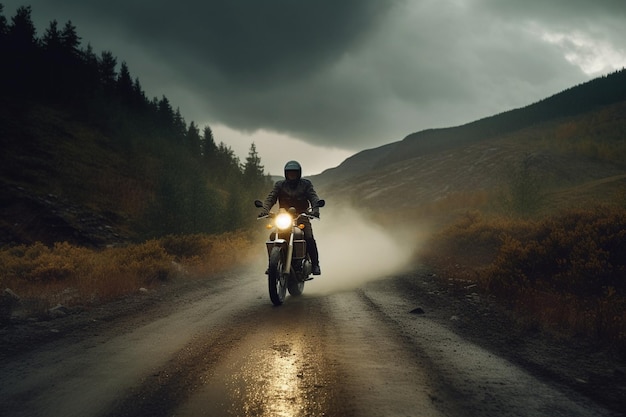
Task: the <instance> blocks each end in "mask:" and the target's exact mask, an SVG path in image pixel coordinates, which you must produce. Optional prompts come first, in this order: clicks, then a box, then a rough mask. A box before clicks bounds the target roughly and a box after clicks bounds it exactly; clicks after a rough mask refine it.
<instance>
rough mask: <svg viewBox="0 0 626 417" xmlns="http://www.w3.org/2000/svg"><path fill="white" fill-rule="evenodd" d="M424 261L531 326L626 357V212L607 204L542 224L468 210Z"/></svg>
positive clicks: (437, 238) (434, 242)
mask: <svg viewBox="0 0 626 417" xmlns="http://www.w3.org/2000/svg"><path fill="white" fill-rule="evenodd" d="M427 247H428V248H429V249H428V251H427V252H425V253H423V254H422V260H423V261H424V262H425V263H426V264H427V265H429V266H431V267H433V268H435V269H436V270H437V271H440V275H441V277H442V278H443V279H447V280H450V281H452V282H456V283H457V284H460V285H463V286H470V285H476V286H477V287H474V288H478V290H479V291H481V292H483V293H484V294H486V295H489V296H491V297H493V299H494V300H496V301H497V302H498V303H500V304H501V305H504V306H505V307H507V308H508V309H510V311H512V312H514V313H515V316H516V317H517V319H518V320H519V323H520V324H521V325H523V326H526V327H527V328H533V329H537V330H545V331H549V332H551V333H553V334H555V335H557V336H563V337H572V336H584V337H588V338H590V339H594V340H598V341H600V342H603V343H607V344H609V345H613V346H615V347H617V348H618V349H619V350H620V351H621V352H623V353H626V209H625V208H623V207H619V206H609V205H602V206H597V207H594V208H590V209H570V210H565V211H560V212H559V213H557V214H553V215H550V216H546V217H543V218H541V219H533V220H528V219H526V220H525V219H519V218H518V219H514V218H511V217H504V216H489V215H484V214H481V213H479V212H477V211H470V212H467V213H466V215H465V216H463V217H462V218H461V219H459V220H458V221H457V222H456V223H454V224H452V225H450V226H449V227H447V228H445V229H444V230H442V231H441V232H440V233H438V234H437V235H436V236H434V237H433V239H432V241H431V242H430V245H427Z"/></svg>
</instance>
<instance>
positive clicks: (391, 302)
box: [0, 277, 612, 417]
mask: <svg viewBox="0 0 626 417" xmlns="http://www.w3.org/2000/svg"><path fill="white" fill-rule="evenodd" d="M220 285H221V286H222V287H221V288H210V289H207V290H202V291H198V292H197V293H195V294H182V295H180V298H177V301H176V302H177V303H178V304H177V306H176V308H175V309H173V311H174V312H173V313H172V312H171V311H169V310H168V311H169V312H168V313H167V314H165V313H164V314H163V315H161V316H159V317H147V316H146V315H145V314H144V315H142V317H140V320H136V321H135V320H129V321H128V322H126V323H115V325H113V326H110V327H109V328H108V330H107V329H106V328H102V334H96V335H93V334H91V333H88V334H86V336H85V337H84V338H83V339H80V340H75V339H74V340H65V341H64V340H63V339H59V340H58V342H57V343H53V344H50V345H48V346H45V347H44V348H42V349H41V350H39V351H38V350H34V351H33V352H30V353H28V354H26V355H24V356H20V357H17V358H15V359H14V360H12V361H10V362H7V363H1V364H0V375H1V376H2V378H1V379H0V382H2V383H1V384H0V407H1V408H0V413H1V414H2V415H3V417H4V416H6V417H16V416H28V417H36V416H56V415H59V416H60V415H62V416H64V417H69V416H77V417H78V416H80V417H86V416H99V417H101V416H115V417H123V416H129V417H131V416H137V417H138V416H147V415H150V416H154V417H158V416H164V417H165V416H194V417H199V416H211V417H226V416H237V417H275V416H288V417H304V416H307V417H321V416H324V417H333V416H342V417H346V416H366V417H377V416H380V417H388V416H424V417H438V416H441V415H446V416H467V415H480V416H485V417H496V416H497V417H503V416H529V417H530V416H532V417H534V416H538V415H549V416H567V417H575V416H585V417H590V416H601V417H604V416H611V415H612V414H610V413H608V412H606V410H603V409H601V408H598V407H596V406H594V405H593V404H591V403H589V402H586V401H585V400H584V399H582V398H579V397H577V396H573V395H571V393H567V392H564V391H562V388H561V387H557V386H552V385H550V384H549V383H546V382H545V381H539V380H538V379H536V378H534V377H533V376H532V375H530V374H528V373H527V372H525V371H524V370H523V369H520V368H518V367H516V366H515V365H513V364H511V363H509V362H507V361H506V360H503V359H501V358H498V357H497V356H496V355H493V354H491V353H490V352H487V351H485V350H483V349H481V348H479V347H477V346H475V345H473V344H471V343H469V342H467V341H465V340H463V339H462V338H461V337H459V336H457V335H455V334H454V333H453V332H451V331H450V330H448V329H446V328H445V326H441V325H439V324H438V323H436V322H435V321H433V320H430V319H429V318H428V317H420V318H417V317H415V316H411V315H409V314H407V312H408V311H409V310H410V309H411V308H412V306H411V305H408V304H406V300H405V299H404V298H403V297H402V294H399V293H397V292H393V291H391V290H390V289H389V288H387V287H386V286H385V285H379V286H378V287H377V288H375V286H372V288H368V289H367V290H352V291H345V292H342V293H333V294H325V295H320V294H316V293H315V291H308V292H306V291H305V294H304V295H303V296H302V297H298V298H291V297H289V298H288V299H287V302H286V303H285V305H283V306H281V307H278V308H275V307H273V306H271V304H270V303H269V301H268V300H267V295H266V288H265V283H263V282H259V281H258V278H257V277H250V278H245V277H244V278H242V277H234V278H233V279H232V280H230V281H229V280H225V281H222V282H220ZM311 287H313V286H311ZM311 289H314V288H311ZM115 364H120V365H118V366H117V367H116V365H115ZM44 371H45V372H44ZM9 381H12V383H8V382H9Z"/></svg>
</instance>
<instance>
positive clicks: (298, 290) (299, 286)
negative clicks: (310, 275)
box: [287, 279, 304, 296]
mask: <svg viewBox="0 0 626 417" xmlns="http://www.w3.org/2000/svg"><path fill="white" fill-rule="evenodd" d="M287 289H288V290H289V294H291V295H294V296H297V295H302V291H304V281H299V280H297V279H293V280H291V279H290V280H289V282H288V283H287Z"/></svg>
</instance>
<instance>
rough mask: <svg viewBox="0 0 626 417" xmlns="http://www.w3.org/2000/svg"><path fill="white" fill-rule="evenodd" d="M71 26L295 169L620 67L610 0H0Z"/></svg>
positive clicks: (266, 156) (278, 166)
mask: <svg viewBox="0 0 626 417" xmlns="http://www.w3.org/2000/svg"><path fill="white" fill-rule="evenodd" d="M0 3H2V4H4V5H5V10H4V15H5V16H6V17H7V18H8V19H9V20H10V18H11V17H12V16H13V15H14V13H15V9H16V8H17V7H18V6H22V5H31V6H32V17H33V21H34V22H35V24H36V26H37V30H38V32H37V35H38V36H41V35H42V34H43V32H44V31H45V29H46V28H47V27H48V25H49V23H50V21H52V20H53V19H56V20H57V21H58V22H59V24H60V25H62V24H65V22H67V21H68V20H71V21H72V23H73V24H74V25H75V26H76V28H77V32H78V34H79V36H81V38H82V45H83V46H86V45H87V43H90V44H91V45H92V47H93V48H94V51H95V52H96V53H98V54H99V53H100V52H102V51H103V50H108V51H111V52H112V53H113V55H114V56H116V57H117V59H118V62H119V63H121V62H122V61H125V62H126V63H127V64H128V66H129V69H130V72H131V75H132V76H133V77H138V78H139V80H140V82H141V84H142V86H143V89H144V91H145V92H146V94H147V96H148V97H155V96H156V97H159V98H160V97H161V96H162V95H165V96H166V97H167V98H168V99H169V100H170V102H171V103H172V105H173V107H174V108H176V107H178V108H180V111H181V114H182V115H183V117H185V120H186V121H187V123H189V122H191V121H194V122H195V123H196V124H198V125H199V126H200V127H203V126H205V125H209V126H210V127H211V128H212V129H213V132H214V136H215V139H216V141H217V142H224V143H225V144H227V145H228V146H230V147H231V148H232V149H233V150H234V151H235V153H236V154H237V155H238V156H239V157H240V158H241V159H242V160H244V159H245V157H246V155H247V153H248V149H249V148H250V144H251V143H252V142H254V143H255V144H256V146H257V150H258V152H259V154H260V156H261V160H262V163H263V164H264V165H265V169H266V171H268V172H270V173H272V174H281V173H282V168H283V165H284V163H285V162H286V161H287V160H290V159H297V160H299V161H300V162H301V163H302V165H303V169H304V174H305V175H312V174H316V173H319V172H321V171H323V170H324V169H326V168H331V167H334V166H337V165H338V164H339V163H340V162H342V161H343V160H344V159H345V158H347V157H348V156H350V155H351V154H354V153H355V152H358V151H361V150H364V149H369V148H373V147H377V146H380V145H383V144H386V143H389V142H394V141H397V140H401V139H403V138H404V137H405V136H406V135H408V134H410V133H413V132H417V131H420V130H423V129H428V128H434V127H447V126H456V125H459V124H464V123H468V122H471V121H473V120H476V119H479V118H482V117H486V116H491V115H493V114H496V113H500V112H502V111H506V110H510V109H513V108H516V107H521V106H525V105H527V104H531V103H533V102H535V101H538V100H540V99H543V98H545V97H548V96H550V95H552V94H555V93H558V92H559V91H562V90H564V89H566V88H569V87H572V86H574V85H577V84H580V83H582V82H585V81H587V80H589V79H592V78H594V77H597V76H600V75H604V74H607V73H609V72H613V71H615V70H618V69H621V68H623V67H625V66H626V1H624V0H594V1H590V0H524V1H519V0H310V1H299V0H177V1H164V0H108V1H95V0H94V1H91V0H23V1H22V0H0Z"/></svg>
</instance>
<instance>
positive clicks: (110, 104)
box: [0, 5, 268, 247]
mask: <svg viewBox="0 0 626 417" xmlns="http://www.w3.org/2000/svg"><path fill="white" fill-rule="evenodd" d="M0 6H1V5H0ZM7 22H8V19H5V18H4V16H2V8H1V7H0V56H2V63H3V65H1V66H0V91H2V95H0V146H2V150H3V151H2V153H0V202H1V203H2V205H1V206H0V245H4V244H20V243H33V242H35V241H41V242H44V243H47V244H52V243H54V242H57V241H68V242H70V243H73V244H77V245H86V246H95V247H101V246H104V245H110V244H117V243H122V242H127V241H137V240H142V239H146V238H152V237H160V236H164V235H167V234H193V233H220V232H225V231H229V230H234V229H236V228H239V227H242V226H245V225H246V223H247V222H251V221H253V218H254V213H255V211H254V208H253V207H252V206H251V204H250V201H252V199H253V196H256V195H258V192H257V190H266V189H267V187H268V185H267V181H268V180H267V178H266V177H265V175H264V173H263V170H262V168H263V167H262V165H261V164H260V158H259V157H258V155H257V153H256V149H255V148H254V145H252V146H251V149H250V154H249V156H248V158H246V161H245V163H243V164H242V163H241V161H240V160H239V159H238V158H237V157H236V156H235V155H234V154H233V151H232V150H231V149H230V148H229V147H228V146H227V145H225V144H224V143H219V144H216V143H215V140H214V137H213V133H212V131H211V129H210V127H209V126H205V127H204V128H202V129H201V128H200V127H198V126H197V125H196V124H195V123H194V122H193V121H192V122H190V123H187V122H186V121H185V119H184V117H183V116H182V115H181V113H180V111H179V110H178V109H176V108H174V107H173V106H172V104H171V103H170V102H169V100H168V99H167V97H165V96H162V97H161V98H160V99H159V98H156V97H154V98H153V99H148V97H147V96H146V93H145V92H144V91H143V89H142V88H141V84H140V82H139V79H138V78H134V79H133V77H132V76H131V74H130V70H129V68H128V66H127V65H126V63H125V62H122V63H121V64H119V65H118V61H117V58H116V57H115V56H114V55H113V53H112V52H110V51H104V52H102V53H101V54H100V55H96V54H95V53H94V51H93V50H92V49H91V47H90V46H87V47H86V48H83V47H81V45H80V39H81V38H80V36H78V32H77V30H76V27H74V26H73V25H72V24H71V22H67V23H66V24H65V26H63V28H62V29H60V28H59V26H58V25H57V22H56V21H53V22H50V26H49V27H48V28H47V29H46V30H45V33H44V35H43V36H42V37H41V38H37V37H36V30H35V27H34V24H33V22H32V19H31V8H30V7H20V8H18V9H17V11H16V15H15V16H14V17H13V18H12V19H11V23H7ZM244 184H245V185H246V187H243V186H242V185H244Z"/></svg>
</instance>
